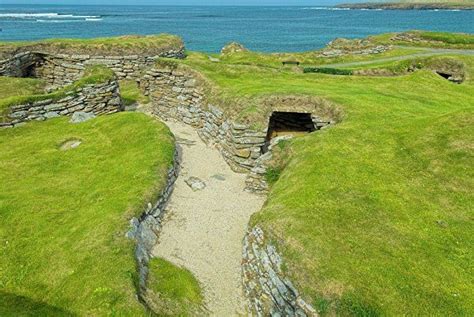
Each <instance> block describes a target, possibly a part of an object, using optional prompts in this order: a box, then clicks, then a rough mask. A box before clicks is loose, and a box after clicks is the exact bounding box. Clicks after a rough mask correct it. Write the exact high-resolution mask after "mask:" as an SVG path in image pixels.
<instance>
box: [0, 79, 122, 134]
mask: <svg viewBox="0 0 474 317" xmlns="http://www.w3.org/2000/svg"><path fill="white" fill-rule="evenodd" d="M121 110H122V100H121V98H120V92H119V86H118V83H117V81H116V80H115V79H114V80H110V81H108V82H105V83H102V84H95V85H86V86H84V87H82V88H78V89H77V90H76V91H75V92H71V93H70V94H69V95H67V96H66V97H64V98H62V99H59V100H53V99H46V100H40V101H32V102H29V103H26V104H21V105H16V106H11V107H10V111H9V113H8V114H7V115H6V119H7V120H5V122H3V123H2V122H0V127H14V126H16V125H19V124H22V123H24V122H27V121H32V120H36V121H43V120H46V119H49V118H55V117H59V116H69V115H72V114H73V113H75V112H79V111H83V112H88V113H94V114H95V115H101V114H109V113H114V112H118V111H121Z"/></svg>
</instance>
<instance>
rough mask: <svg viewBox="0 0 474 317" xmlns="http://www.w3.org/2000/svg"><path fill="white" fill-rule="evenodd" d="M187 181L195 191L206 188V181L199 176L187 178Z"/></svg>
mask: <svg viewBox="0 0 474 317" xmlns="http://www.w3.org/2000/svg"><path fill="white" fill-rule="evenodd" d="M185 182H186V184H188V186H189V187H191V189H192V190H194V191H198V190H203V189H204V188H206V183H204V182H203V181H202V180H200V179H199V178H197V177H190V178H188V179H187V180H185Z"/></svg>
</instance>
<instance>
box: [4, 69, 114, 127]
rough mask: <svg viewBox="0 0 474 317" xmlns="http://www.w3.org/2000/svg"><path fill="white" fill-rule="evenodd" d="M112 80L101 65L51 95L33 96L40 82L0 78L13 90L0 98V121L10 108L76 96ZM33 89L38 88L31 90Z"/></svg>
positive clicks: (86, 71)
mask: <svg viewBox="0 0 474 317" xmlns="http://www.w3.org/2000/svg"><path fill="white" fill-rule="evenodd" d="M113 78H115V74H114V72H113V71H112V70H111V69H110V68H107V67H105V66H102V65H95V66H91V67H88V68H86V70H85V72H84V76H83V77H82V78H81V79H79V80H78V81H76V82H74V83H73V84H71V85H68V86H66V87H64V88H61V89H59V90H57V91H54V92H52V93H47V94H45V93H42V94H39V93H38V94H34V93H35V92H39V91H40V89H38V88H39V87H41V81H39V80H35V79H28V78H25V79H23V78H18V79H16V78H11V77H0V80H2V81H4V82H6V83H10V85H11V86H12V88H13V89H15V90H14V91H12V92H10V93H9V95H7V94H4V97H3V98H0V120H1V119H2V116H3V115H5V113H6V112H7V111H8V109H9V108H10V107H12V106H16V105H21V104H27V103H30V102H34V101H40V100H46V99H52V100H59V99H62V98H64V97H66V96H68V95H75V94H77V92H78V89H81V88H82V87H84V86H86V85H94V84H99V83H105V82H107V81H109V80H111V79H113ZM0 83H1V82H0ZM25 84H26V85H25ZM20 87H22V88H20ZM33 87H38V88H36V89H33ZM0 89H2V88H0ZM2 90H3V89H2ZM0 93H1V90H0ZM0 97H1V96H0Z"/></svg>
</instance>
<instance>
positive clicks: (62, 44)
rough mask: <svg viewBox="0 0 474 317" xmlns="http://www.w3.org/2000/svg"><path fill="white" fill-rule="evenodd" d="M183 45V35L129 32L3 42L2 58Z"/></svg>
mask: <svg viewBox="0 0 474 317" xmlns="http://www.w3.org/2000/svg"><path fill="white" fill-rule="evenodd" d="M183 47H184V44H183V41H182V40H181V38H180V37H178V36H175V35H170V34H159V35H146V36H143V35H127V36H118V37H104V38H93V39H48V40H42V41H37V42H0V59H2V58H7V57H9V56H11V55H12V54H13V53H17V52H20V51H40V52H45V53H54V54H74V55H76V54H85V55H110V56H122V55H144V56H154V55H159V54H161V53H163V52H167V51H169V50H180V49H182V48H183Z"/></svg>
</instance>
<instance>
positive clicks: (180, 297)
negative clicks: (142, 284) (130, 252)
mask: <svg viewBox="0 0 474 317" xmlns="http://www.w3.org/2000/svg"><path fill="white" fill-rule="evenodd" d="M149 268H150V274H149V278H148V281H147V286H148V290H149V293H150V294H151V295H152V296H148V297H149V298H150V301H149V305H150V306H151V308H152V309H153V311H155V312H156V313H157V314H158V315H160V316H161V315H162V316H196V315H202V313H203V312H202V305H203V303H204V298H203V295H202V292H201V288H200V286H199V282H198V281H197V280H196V278H195V277H194V275H193V274H192V273H191V272H190V271H188V270H187V269H185V268H180V267H177V266H175V265H174V264H172V263H170V262H168V261H166V260H164V259H161V258H154V259H152V260H151V261H150V265H149Z"/></svg>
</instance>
